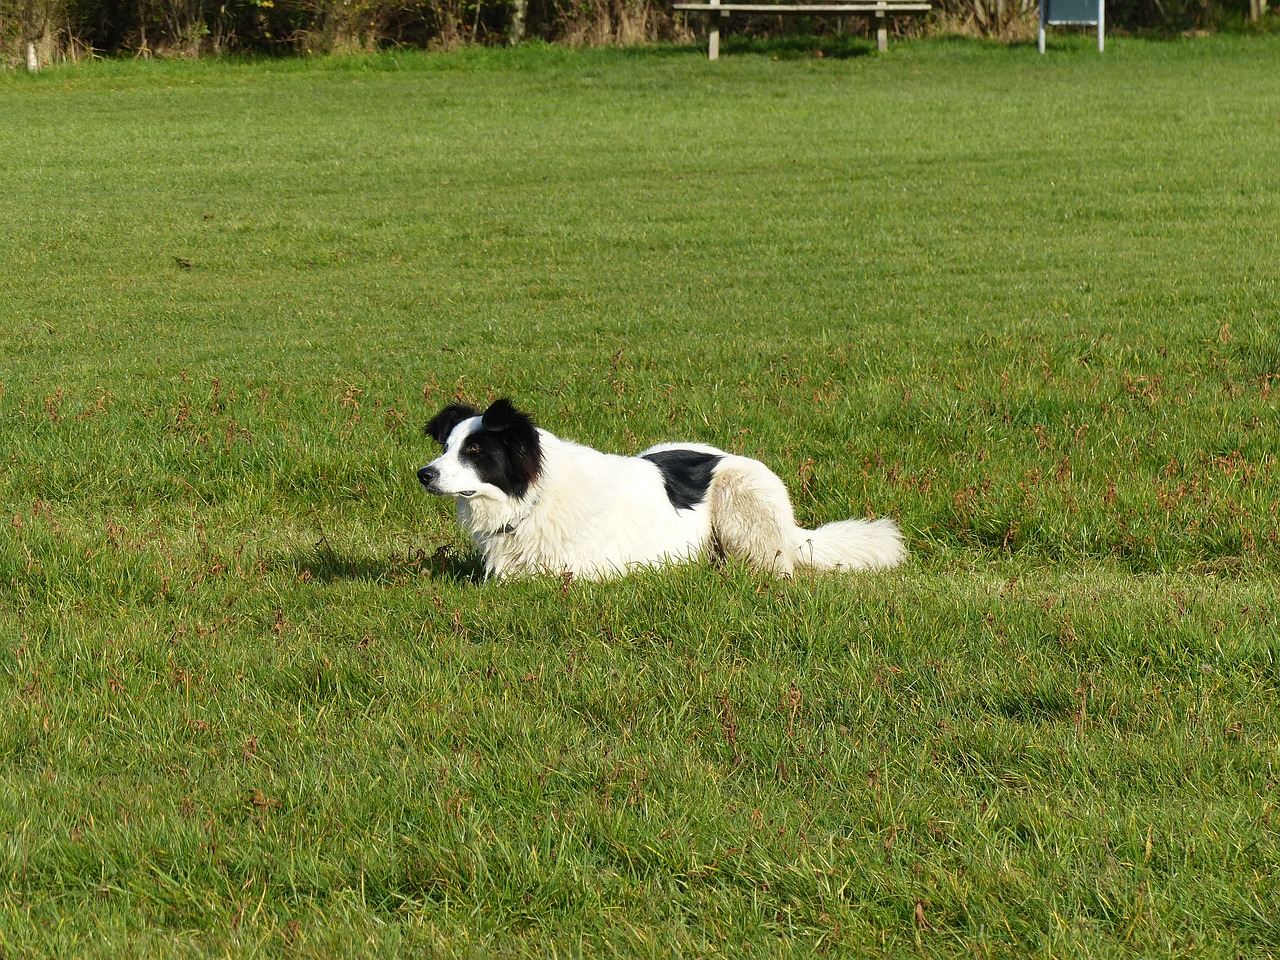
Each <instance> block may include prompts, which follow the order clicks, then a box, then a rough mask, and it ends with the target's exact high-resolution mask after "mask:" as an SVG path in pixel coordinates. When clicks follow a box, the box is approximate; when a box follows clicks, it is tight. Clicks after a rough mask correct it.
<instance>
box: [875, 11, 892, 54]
mask: <svg viewBox="0 0 1280 960" xmlns="http://www.w3.org/2000/svg"><path fill="white" fill-rule="evenodd" d="M876 49H877V50H879V51H880V52H881V53H884V52H885V51H886V50H888V49H889V21H888V20H886V19H885V16H884V11H883V10H877V11H876Z"/></svg>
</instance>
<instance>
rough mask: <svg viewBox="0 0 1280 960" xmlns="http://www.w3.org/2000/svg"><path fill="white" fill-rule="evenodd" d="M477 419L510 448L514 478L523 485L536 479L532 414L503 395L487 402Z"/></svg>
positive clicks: (537, 451)
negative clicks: (525, 411) (518, 407)
mask: <svg viewBox="0 0 1280 960" xmlns="http://www.w3.org/2000/svg"><path fill="white" fill-rule="evenodd" d="M480 423H481V425H482V426H483V427H484V428H485V430H488V431H492V432H493V433H497V434H500V435H501V437H502V442H503V443H504V444H505V445H506V447H507V449H508V450H510V451H511V467H512V470H513V473H514V479H517V480H519V481H523V483H524V484H526V485H527V484H531V483H535V482H537V479H538V477H539V475H540V474H541V473H542V441H541V440H540V439H539V437H538V426H537V424H535V423H534V422H533V417H531V416H529V415H528V414H527V413H523V412H522V411H520V410H517V409H516V408H515V407H514V406H513V405H512V403H511V401H510V400H507V399H506V398H505V397H504V398H503V399H501V400H495V401H493V403H491V404H490V405H489V409H488V410H486V411H485V412H484V419H483V420H481V421H480ZM520 496H523V493H521V494H520Z"/></svg>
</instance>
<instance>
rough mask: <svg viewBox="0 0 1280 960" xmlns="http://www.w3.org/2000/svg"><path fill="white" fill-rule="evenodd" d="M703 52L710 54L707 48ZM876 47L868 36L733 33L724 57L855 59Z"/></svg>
mask: <svg viewBox="0 0 1280 960" xmlns="http://www.w3.org/2000/svg"><path fill="white" fill-rule="evenodd" d="M698 49H699V52H701V53H703V54H704V55H705V54H706V46H705V45H700V46H699V47H698ZM874 51H875V44H874V43H873V42H872V41H870V40H868V39H867V38H866V37H849V36H834V37H817V36H812V35H810V34H805V33H795V34H784V35H782V36H774V37H743V36H734V35H733V34H729V36H727V37H723V38H722V39H721V41H720V55H721V56H722V57H731V56H733V55H734V54H755V55H756V56H762V57H769V58H771V59H773V60H804V59H815V60H851V59H853V58H854V57H866V56H870V55H871V54H872V53H873V52H874Z"/></svg>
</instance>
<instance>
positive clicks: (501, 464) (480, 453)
mask: <svg viewBox="0 0 1280 960" xmlns="http://www.w3.org/2000/svg"><path fill="white" fill-rule="evenodd" d="M468 411H469V412H468ZM477 415H479V411H477V410H473V409H472V408H470V407H461V406H450V407H445V408H444V409H443V410H441V411H440V413H439V414H437V416H436V418H435V420H432V421H431V424H435V423H436V421H437V420H441V418H443V420H442V423H449V420H450V419H451V418H454V417H456V419H453V422H452V424H451V425H450V426H449V430H450V431H452V430H453V428H454V427H456V426H457V425H458V424H459V423H461V422H462V421H463V420H466V419H468V418H470V417H474V416H477ZM431 424H428V430H430V428H431ZM433 436H434V434H433ZM448 437H449V435H448V434H447V433H446V434H445V441H447V440H448ZM445 441H442V442H445ZM458 455H459V457H461V458H462V459H463V460H465V461H466V462H467V463H469V464H471V466H472V467H474V468H475V471H476V473H477V474H478V475H479V477H480V479H481V480H483V481H484V482H485V483H490V484H493V485H494V486H495V487H497V488H498V489H500V490H502V491H504V492H505V493H508V494H510V495H511V496H512V497H515V498H516V499H520V498H522V497H524V496H525V495H526V494H527V493H528V492H529V487H530V486H532V485H533V484H534V483H536V482H537V480H538V477H539V476H540V475H541V474H542V443H541V441H540V440H539V439H538V428H537V426H536V425H535V424H534V422H533V418H532V417H530V416H529V415H528V414H526V413H521V412H520V411H519V410H517V409H516V408H515V407H513V406H512V405H511V401H510V400H505V399H504V400H495V401H494V402H493V404H492V405H490V407H489V409H488V410H486V411H485V412H484V414H483V416H482V417H481V420H480V429H479V430H473V431H472V432H471V433H469V434H468V435H467V436H466V437H464V438H463V441H462V448H461V450H460V451H459V452H458ZM424 482H426V481H424Z"/></svg>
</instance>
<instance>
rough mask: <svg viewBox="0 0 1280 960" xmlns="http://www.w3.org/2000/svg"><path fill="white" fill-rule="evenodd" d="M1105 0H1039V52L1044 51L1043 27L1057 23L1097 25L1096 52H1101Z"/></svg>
mask: <svg viewBox="0 0 1280 960" xmlns="http://www.w3.org/2000/svg"><path fill="white" fill-rule="evenodd" d="M1105 4H1106V0H1040V52H1041V53H1044V28H1045V27H1046V26H1057V25H1059V24H1079V25H1083V26H1090V27H1091V26H1093V25H1094V24H1097V26H1098V52H1099V53H1101V52H1102V37H1103V23H1104V21H1105V19H1106V18H1105V16H1104V7H1105Z"/></svg>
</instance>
